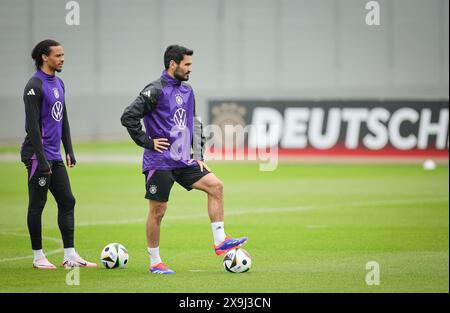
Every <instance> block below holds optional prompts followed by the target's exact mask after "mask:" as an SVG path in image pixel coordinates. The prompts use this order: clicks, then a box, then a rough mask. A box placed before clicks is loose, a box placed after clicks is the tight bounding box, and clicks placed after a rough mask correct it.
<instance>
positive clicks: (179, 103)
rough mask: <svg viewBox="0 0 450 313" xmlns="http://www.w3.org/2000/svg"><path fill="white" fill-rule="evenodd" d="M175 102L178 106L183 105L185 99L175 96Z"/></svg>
mask: <svg viewBox="0 0 450 313" xmlns="http://www.w3.org/2000/svg"><path fill="white" fill-rule="evenodd" d="M175 101H176V103H177V104H178V105H182V104H183V97H182V96H181V95H175Z"/></svg>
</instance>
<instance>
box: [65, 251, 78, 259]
mask: <svg viewBox="0 0 450 313" xmlns="http://www.w3.org/2000/svg"><path fill="white" fill-rule="evenodd" d="M76 256H77V253H76V251H75V248H66V249H64V259H65V260H67V259H71V258H74V257H76Z"/></svg>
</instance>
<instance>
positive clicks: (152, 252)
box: [147, 247, 162, 266]
mask: <svg viewBox="0 0 450 313" xmlns="http://www.w3.org/2000/svg"><path fill="white" fill-rule="evenodd" d="M147 252H148V255H149V257H150V266H154V265H156V264H158V263H161V262H162V261H161V257H160V256H159V247H156V248H150V247H148V248H147Z"/></svg>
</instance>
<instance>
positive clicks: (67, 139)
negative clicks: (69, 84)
mask: <svg viewBox="0 0 450 313" xmlns="http://www.w3.org/2000/svg"><path fill="white" fill-rule="evenodd" d="M58 80H59V81H60V83H61V86H62V88H63V89H64V93H65V91H66V87H65V86H64V82H63V81H62V80H61V79H60V78H59V77H58ZM61 141H62V143H63V146H64V151H65V152H66V155H67V154H68V155H69V156H70V161H71V162H72V164H73V165H75V164H76V163H77V160H76V159H75V153H73V147H72V137H71V136H70V125H69V117H68V116H67V105H66V103H65V101H64V111H63V124H62V136H61Z"/></svg>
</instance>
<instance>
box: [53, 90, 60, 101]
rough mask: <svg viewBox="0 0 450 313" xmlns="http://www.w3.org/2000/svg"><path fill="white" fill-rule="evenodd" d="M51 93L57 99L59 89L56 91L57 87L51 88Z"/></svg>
mask: <svg viewBox="0 0 450 313" xmlns="http://www.w3.org/2000/svg"><path fill="white" fill-rule="evenodd" d="M53 95H54V96H55V98H56V99H59V91H58V88H53Z"/></svg>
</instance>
